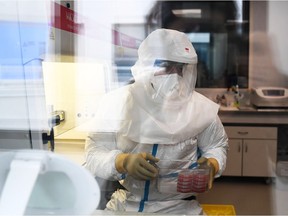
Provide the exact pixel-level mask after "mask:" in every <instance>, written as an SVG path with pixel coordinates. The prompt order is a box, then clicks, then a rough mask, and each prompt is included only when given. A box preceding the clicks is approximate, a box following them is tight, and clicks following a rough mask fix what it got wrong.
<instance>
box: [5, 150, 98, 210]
mask: <svg viewBox="0 0 288 216" xmlns="http://www.w3.org/2000/svg"><path fill="white" fill-rule="evenodd" d="M99 201H100V188H99V186H98V183H97V182H96V180H95V179H94V177H93V176H92V175H91V174H90V173H89V172H88V171H87V170H86V169H85V168H83V167H81V166H79V165H78V164H76V163H75V164H74V163H73V162H72V161H69V160H68V159H66V158H64V157H61V156H59V155H57V154H55V153H52V152H49V151H44V150H17V151H9V152H5V153H0V215H48V214H49V215H51V214H52V215H89V214H92V213H93V212H94V211H95V210H96V208H97V206H98V204H99Z"/></svg>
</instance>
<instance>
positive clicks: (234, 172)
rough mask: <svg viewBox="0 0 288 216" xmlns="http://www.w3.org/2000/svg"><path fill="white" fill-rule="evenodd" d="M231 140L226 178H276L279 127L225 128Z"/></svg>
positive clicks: (225, 172)
mask: <svg viewBox="0 0 288 216" xmlns="http://www.w3.org/2000/svg"><path fill="white" fill-rule="evenodd" d="M225 130H226V133H227V135H228V138H229V151H228V157H227V165H226V170H225V171H224V173H223V175H226V176H251V177H274V176H275V171H276V160H277V127H249V126H243V127H240V126H225Z"/></svg>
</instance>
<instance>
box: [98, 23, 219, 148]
mask: <svg viewBox="0 0 288 216" xmlns="http://www.w3.org/2000/svg"><path fill="white" fill-rule="evenodd" d="M138 55H139V59H138V61H137V62H136V64H135V65H134V66H133V67H132V69H131V70H132V74H133V76H134V79H135V83H134V84H132V85H129V86H125V87H124V88H121V89H119V90H118V91H116V92H115V93H112V94H110V99H106V105H105V108H104V109H103V110H102V112H100V115H101V116H100V119H101V121H99V122H98V123H100V122H102V123H100V128H102V129H103V130H105V131H109V130H112V131H117V132H119V133H121V134H122V135H123V137H126V138H127V139H130V140H132V141H135V142H138V143H148V144H155V143H158V144H172V143H178V142H180V141H183V140H186V139H188V138H191V137H194V136H196V135H197V134H199V133H200V132H202V131H203V130H204V129H205V128H206V127H208V126H209V125H210V124H211V123H212V122H213V121H214V120H215V118H216V115H217V112H218V108H219V106H218V105H217V104H216V103H214V102H212V101H211V100H209V99H207V98H206V97H204V96H202V95H200V94H199V93H197V92H195V91H194V89H195V84H196V78H197V70H196V69H197V67H196V64H197V55H196V52H195V50H194V48H193V46H192V43H191V42H190V41H189V39H188V37H187V36H186V35H185V34H184V33H181V32H178V31H175V30H168V29H158V30H155V31H154V32H152V33H151V34H150V35H149V36H148V37H147V38H146V39H145V40H144V41H143V42H142V43H141V45H140V47H139V49H138ZM159 59H160V60H166V61H171V62H172V63H173V62H176V63H183V64H184V65H183V69H182V71H180V72H181V73H180V75H178V74H176V73H174V74H170V72H169V71H168V72H169V73H168V72H167V71H166V73H167V74H166V75H164V76H162V75H160V76H158V75H156V74H159V73H158V72H159V70H164V69H165V68H164V69H163V68H159V67H155V62H156V60H159ZM160 72H161V71H160ZM160 74H161V73H160ZM168 81H169V82H168ZM165 91H166V92H169V94H168V95H172V96H173V97H170V96H169V97H167V96H166V95H165V94H164V93H165ZM117 92H118V93H117ZM163 92H164V93H163ZM170 92H173V94H170ZM174 93H175V94H174ZM102 104H103V105H104V104H105V103H102ZM108 110H111V111H108ZM104 112H106V113H107V112H108V114H106V115H105V114H104ZM98 116H99V115H98ZM105 116H106V117H105ZM105 118H107V119H105Z"/></svg>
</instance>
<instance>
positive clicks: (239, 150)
mask: <svg viewBox="0 0 288 216" xmlns="http://www.w3.org/2000/svg"><path fill="white" fill-rule="evenodd" d="M238 152H241V144H240V143H238Z"/></svg>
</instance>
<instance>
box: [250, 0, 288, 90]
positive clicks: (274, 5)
mask: <svg viewBox="0 0 288 216" xmlns="http://www.w3.org/2000/svg"><path fill="white" fill-rule="evenodd" d="M250 5H251V7H250V9H251V12H250V38H249V39H250V58H249V87H250V88H255V87H262V86H279V87H286V88H287V87H288V84H287V83H288V62H287V60H286V59H287V54H288V42H287V39H286V35H287V33H288V28H287V27H286V25H285V22H286V20H287V19H288V14H287V13H286V11H287V10H288V2H287V1H274V0H273V1H251V3H250Z"/></svg>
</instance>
